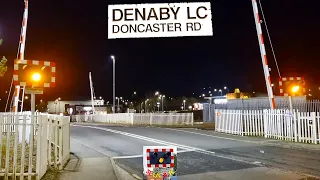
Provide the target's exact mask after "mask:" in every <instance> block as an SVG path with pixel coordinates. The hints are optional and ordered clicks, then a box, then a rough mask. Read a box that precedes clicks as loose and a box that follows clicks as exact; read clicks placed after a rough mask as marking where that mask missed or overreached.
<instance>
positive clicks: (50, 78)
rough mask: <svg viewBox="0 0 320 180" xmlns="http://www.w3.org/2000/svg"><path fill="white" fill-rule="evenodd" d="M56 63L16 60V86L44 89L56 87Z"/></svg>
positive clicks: (14, 75) (14, 76) (14, 77)
mask: <svg viewBox="0 0 320 180" xmlns="http://www.w3.org/2000/svg"><path fill="white" fill-rule="evenodd" d="M55 73H56V67H55V63H53V62H48V61H35V60H19V59H17V60H15V61H14V72H13V79H14V84H15V85H20V86H26V87H35V88H44V87H55V83H56V79H55Z"/></svg>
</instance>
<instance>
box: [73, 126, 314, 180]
mask: <svg viewBox="0 0 320 180" xmlns="http://www.w3.org/2000/svg"><path fill="white" fill-rule="evenodd" d="M262 141H263V142H264V141H265V142H267V141H275V140H270V139H264V138H247V137H238V136H233V135H225V134H220V133H215V132H210V131H202V130H195V129H165V128H155V127H123V126H111V125H108V126H106V125H89V124H88V125H73V126H72V127H71V151H72V152H73V153H75V154H76V155H77V156H79V157H81V158H92V157H103V156H110V157H113V158H114V160H115V162H116V163H117V164H118V165H119V166H120V167H122V168H123V169H125V170H126V171H128V172H130V173H131V174H137V175H138V176H140V177H142V171H143V167H142V166H143V164H142V150H143V146H164V145H175V146H177V147H178V156H177V157H178V175H179V176H185V177H188V176H190V177H192V175H196V174H198V175H199V174H200V175H201V174H203V177H205V176H204V175H205V174H206V176H208V174H210V173H213V174H216V176H218V175H220V176H222V175H221V174H223V176H224V177H225V178H226V176H225V175H226V174H229V175H230V174H235V175H234V176H237V177H239V174H237V173H235V172H243V173H242V174H247V175H248V174H250V173H252V174H254V173H253V172H257V171H260V170H261V168H265V170H264V171H263V172H261V173H262V174H268V173H269V174H272V173H271V170H273V169H280V170H279V171H277V172H276V173H274V174H280V175H281V176H282V177H287V179H297V178H298V177H300V176H299V175H297V176H295V174H296V173H298V174H308V175H314V176H320V153H317V152H308V151H306V150H294V149H288V148H281V147H274V146H268V145H263V144H261V142H262ZM259 168H260V169H259ZM257 169H258V170H257ZM228 172H229V173H228ZM292 172H294V173H293V175H292ZM290 173H291V174H290ZM240 174H241V173H240ZM267 176H268V175H267ZM259 177H260V176H259ZM288 177H292V178H288ZM195 178H197V179H199V178H200V179H205V178H202V176H198V177H192V178H190V179H195ZM245 178H248V177H247V176H246V177H245ZM267 178H268V177H267ZM269 178H271V176H270V177H269ZM186 179H187V178H186ZM208 179H210V178H208ZM221 179H223V178H221ZM227 179H228V178H227ZM280 179H283V178H280Z"/></svg>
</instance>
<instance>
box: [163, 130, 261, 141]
mask: <svg viewBox="0 0 320 180" xmlns="http://www.w3.org/2000/svg"><path fill="white" fill-rule="evenodd" d="M165 129H169V130H172V131H180V132H185V133H190V134H196V135H201V136H208V137H213V138H218V139H225V140H231V141H239V142H247V143H256V142H254V141H249V140H242V139H233V138H228V137H221V136H215V135H210V134H202V133H197V132H192V131H186V130H181V129H172V128H165Z"/></svg>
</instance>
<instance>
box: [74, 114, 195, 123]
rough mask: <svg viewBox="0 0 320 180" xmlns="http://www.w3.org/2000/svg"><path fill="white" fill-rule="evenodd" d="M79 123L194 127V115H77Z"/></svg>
mask: <svg viewBox="0 0 320 180" xmlns="http://www.w3.org/2000/svg"><path fill="white" fill-rule="evenodd" d="M75 119H76V121H77V122H100V123H110V124H130V125H193V113H163V114H161V113H158V114H155V113H116V114H95V115H75Z"/></svg>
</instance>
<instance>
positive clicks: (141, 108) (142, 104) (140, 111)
mask: <svg viewBox="0 0 320 180" xmlns="http://www.w3.org/2000/svg"><path fill="white" fill-rule="evenodd" d="M142 105H143V101H142V102H141V105H140V113H142Z"/></svg>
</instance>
